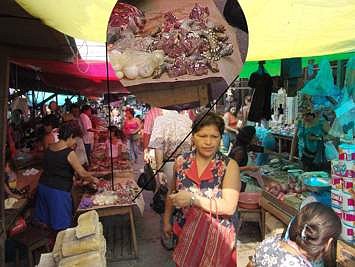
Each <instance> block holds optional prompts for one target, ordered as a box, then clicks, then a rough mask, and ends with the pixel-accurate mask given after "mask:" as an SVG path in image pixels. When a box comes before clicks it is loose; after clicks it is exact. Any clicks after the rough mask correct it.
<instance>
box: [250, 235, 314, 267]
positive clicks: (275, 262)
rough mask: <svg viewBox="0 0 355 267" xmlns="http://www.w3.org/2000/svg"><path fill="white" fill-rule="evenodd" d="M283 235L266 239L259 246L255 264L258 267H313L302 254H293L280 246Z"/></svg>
mask: <svg viewBox="0 0 355 267" xmlns="http://www.w3.org/2000/svg"><path fill="white" fill-rule="evenodd" d="M280 241H281V236H275V237H271V238H268V239H265V240H264V241H263V242H262V243H261V244H260V245H259V246H258V247H257V248H256V253H255V256H254V264H255V266H257V267H312V264H311V263H310V262H309V261H308V260H307V259H306V258H303V257H301V256H297V255H293V254H291V253H289V252H287V251H286V250H284V249H283V248H282V247H281V246H280V244H281V243H280Z"/></svg>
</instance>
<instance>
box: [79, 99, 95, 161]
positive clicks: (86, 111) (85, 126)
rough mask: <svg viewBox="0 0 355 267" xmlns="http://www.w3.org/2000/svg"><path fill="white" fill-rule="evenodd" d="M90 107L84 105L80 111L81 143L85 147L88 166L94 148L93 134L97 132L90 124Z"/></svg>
mask: <svg viewBox="0 0 355 267" xmlns="http://www.w3.org/2000/svg"><path fill="white" fill-rule="evenodd" d="M90 117H91V107H90V106H89V105H84V106H83V107H82V110H81V114H80V120H81V124H82V130H83V141H84V145H85V151H86V156H87V158H88V161H89V164H90V155H91V150H92V148H93V146H94V133H95V132H97V131H96V130H95V129H94V128H93V127H92V122H91V118H90Z"/></svg>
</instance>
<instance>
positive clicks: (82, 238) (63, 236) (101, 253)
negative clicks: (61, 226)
mask: <svg viewBox="0 0 355 267" xmlns="http://www.w3.org/2000/svg"><path fill="white" fill-rule="evenodd" d="M105 254H106V240H105V238H104V236H103V228H102V224H101V223H100V222H99V217H98V214H97V212H96V211H95V210H92V211H88V212H86V213H84V214H82V215H80V216H79V218H78V226H77V227H74V228H68V229H66V230H63V231H60V232H59V233H58V235H57V238H56V241H55V245H54V248H53V252H52V257H53V261H54V263H55V266H59V267H69V266H70V267H81V266H83V267H84V266H91V267H105V266H106V257H105Z"/></svg>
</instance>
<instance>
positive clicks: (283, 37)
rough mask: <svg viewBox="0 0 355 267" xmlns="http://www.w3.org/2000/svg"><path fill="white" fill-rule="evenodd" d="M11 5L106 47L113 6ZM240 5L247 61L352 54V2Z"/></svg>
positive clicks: (90, 2)
mask: <svg viewBox="0 0 355 267" xmlns="http://www.w3.org/2000/svg"><path fill="white" fill-rule="evenodd" d="M167 1H168V0H167ZM16 2H17V3H19V4H20V5H21V6H22V7H23V8H24V9H25V10H26V11H27V12H29V13H30V14H32V15H33V16H34V17H38V18H40V19H41V20H42V21H43V22H44V23H45V24H47V25H48V26H51V27H53V28H55V29H57V30H59V31H61V32H63V33H65V34H67V35H70V36H73V37H75V38H79V39H84V40H90V41H97V42H105V41H106V28H107V22H108V18H109V16H110V13H111V10H112V8H113V6H114V5H115V3H116V0H60V1H57V0H36V1H33V0H16ZM239 2H240V4H241V6H242V8H243V11H244V13H245V15H246V19H247V22H248V27H249V50H248V56H247V61H253V60H261V59H265V60H270V59H280V58H289V57H305V56H317V55H326V54H335V53H342V52H351V51H355V19H354V14H355V0H336V1H329V0H239Z"/></svg>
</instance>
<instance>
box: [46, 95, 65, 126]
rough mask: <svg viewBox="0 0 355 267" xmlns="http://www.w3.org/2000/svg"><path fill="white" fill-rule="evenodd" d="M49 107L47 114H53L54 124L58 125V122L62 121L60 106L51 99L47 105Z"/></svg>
mask: <svg viewBox="0 0 355 267" xmlns="http://www.w3.org/2000/svg"><path fill="white" fill-rule="evenodd" d="M48 109H49V112H50V113H49V115H54V117H55V124H57V125H59V123H60V122H61V121H62V115H61V112H60V108H59V106H58V104H57V102H55V101H51V102H50V103H49V105H48Z"/></svg>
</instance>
